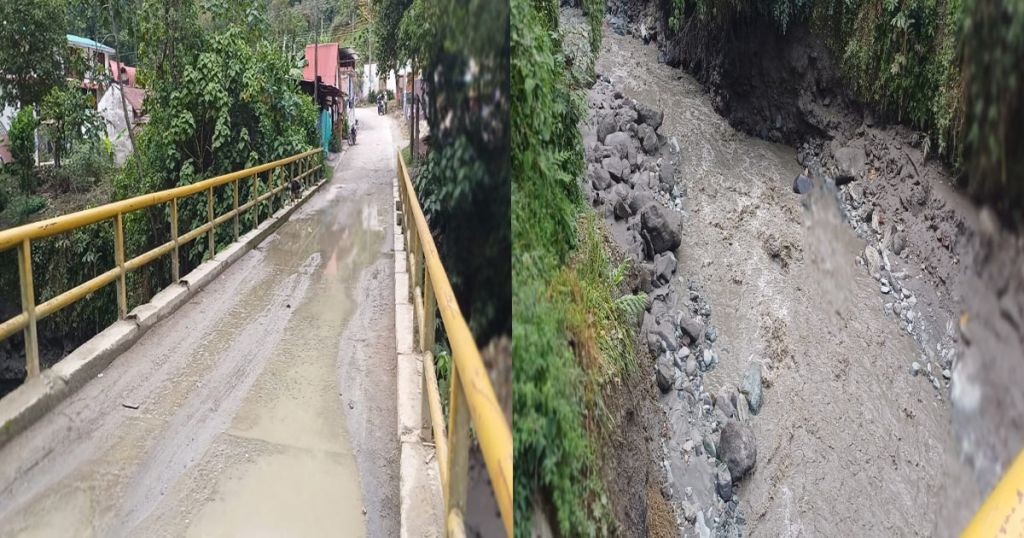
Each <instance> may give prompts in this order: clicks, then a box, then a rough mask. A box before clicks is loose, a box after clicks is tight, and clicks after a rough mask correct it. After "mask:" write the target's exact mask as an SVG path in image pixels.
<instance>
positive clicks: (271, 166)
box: [0, 148, 322, 378]
mask: <svg viewBox="0 0 1024 538" xmlns="http://www.w3.org/2000/svg"><path fill="white" fill-rule="evenodd" d="M320 152H321V149H320V148H315V149H311V150H309V151H306V152H303V153H299V154H297V155H292V156H291V157H286V158H284V159H279V160H276V161H273V162H269V163H266V164H261V165H259V166H254V167H251V168H246V169H245V170H239V171H238V172H232V173H230V174H225V175H222V176H217V177H214V178H210V179H207V180H204V181H199V182H197V183H193V184H191V185H185V186H182V187H176V188H173V189H167V190H163V191H159V192H154V193H150V194H143V195H142V196H136V197H135V198H128V199H126V200H121V201H118V202H112V203H109V204H105V205H101V206H98V207H94V208H91V209H86V210H84V211H78V212H76V213H71V214H68V215H61V216H58V217H54V218H51V219H46V220H41V221H39V222H32V223H29V224H25V225H23V226H17V227H15V228H9V229H7V230H0V252H2V251H4V250H7V249H10V248H12V247H17V249H18V275H19V282H20V286H21V306H22V312H21V314H18V315H17V316H14V317H13V318H10V319H8V320H6V321H4V322H3V323H0V340H3V339H5V338H7V337H9V336H11V335H12V334H14V333H16V332H18V331H24V332H25V370H26V373H27V376H28V377H30V378H31V377H34V376H37V375H39V343H38V337H37V334H36V323H37V322H38V321H39V320H41V319H43V318H45V317H46V316H49V315H51V314H53V313H54V312H57V311H58V310H60V309H62V308H64V307H66V306H68V305H70V304H73V303H75V302H77V301H79V300H81V299H82V298H84V297H86V296H88V295H89V294H90V293H93V292H94V291H96V290H98V289H100V288H102V287H103V286H106V285H107V284H109V283H111V282H113V281H115V280H116V281H117V313H118V318H119V319H124V318H125V316H126V315H127V313H128V312H127V311H128V291H127V287H126V284H125V275H126V274H127V273H129V272H131V271H134V270H136V269H139V268H140V267H143V266H144V265H146V264H147V263H150V262H152V261H153V260H155V259H157V258H159V257H161V256H163V255H165V254H167V253H173V254H172V257H171V280H172V282H177V281H178V280H179V278H180V275H179V274H178V271H179V267H178V260H179V257H178V248H179V247H180V246H181V245H183V244H186V243H188V242H189V241H191V240H193V239H196V238H198V237H200V236H202V235H203V234H204V233H205V234H206V235H207V241H208V242H209V245H208V250H207V252H209V253H210V258H212V257H213V255H214V254H216V242H215V241H214V231H215V228H216V227H217V226H218V225H220V224H223V223H225V222H227V221H228V220H231V219H233V220H234V233H235V240H237V239H238V237H239V222H238V221H239V218H238V217H239V215H241V214H242V213H243V212H244V211H246V210H248V209H250V208H252V207H254V206H257V205H258V204H259V203H260V202H263V201H265V200H267V199H269V198H271V197H272V196H274V195H276V194H278V193H280V192H281V191H282V190H284V189H286V188H288V187H289V185H290V184H291V182H292V181H298V182H300V183H301V184H302V186H303V188H305V187H306V186H308V185H309V183H310V182H311V180H312V179H313V178H318V177H320V175H322V165H321V164H319V163H318V162H317V160H316V159H315V156H316V155H318V154H319V153H320ZM285 166H287V167H288V168H287V169H286V174H284V175H286V176H287V178H284V177H282V176H281V175H278V185H277V186H273V185H271V182H272V181H273V177H274V172H275V171H277V170H278V169H284V167H285ZM296 167H298V171H296V170H295V169H296ZM264 172H267V179H266V186H267V192H266V193H264V194H262V195H257V196H256V197H255V198H252V196H253V195H254V194H255V193H256V192H257V189H256V188H255V186H256V185H257V183H258V184H260V185H261V186H262V185H263V184H264V182H263V180H262V179H261V178H260V174H262V173H264ZM249 178H251V179H252V182H253V189H251V190H250V198H251V199H250V200H249V201H248V202H246V203H245V204H242V205H239V196H238V192H239V189H238V184H239V182H240V181H241V180H243V179H249ZM228 183H233V184H234V196H233V199H234V207H233V208H232V209H231V210H230V211H227V212H226V213H223V214H221V215H216V214H215V212H214V207H213V199H214V195H213V189H214V187H219V186H221V185H226V184H228ZM202 191H206V192H207V222H206V223H205V224H203V225H201V226H198V227H197V228H196V229H194V230H191V231H189V232H187V233H185V234H183V235H180V236H179V235H178V200H179V199H181V198H183V197H185V196H189V195H191V194H196V193H200V192H202ZM168 202H169V203H170V223H169V225H170V232H171V240H170V241H168V242H166V243H164V244H162V245H160V246H158V247H156V248H154V249H152V250H149V251H148V252H144V253H142V254H140V255H138V256H136V257H134V258H132V259H130V260H126V259H125V258H124V215H125V214H127V213H130V212H132V211H137V210H140V209H145V208H147V207H150V206H153V205H156V204H161V203H168ZM256 219H257V222H256V225H259V222H258V221H259V213H258V212H257V217H256ZM104 220H111V221H112V222H113V225H114V258H115V260H116V264H117V265H116V266H115V267H114V268H112V269H110V270H108V271H106V272H104V273H102V274H100V275H98V276H96V277H93V278H92V279H91V280H88V281H86V282H83V283H82V284H79V285H78V286H75V287H74V288H71V289H70V290H67V291H65V292H64V293H61V294H60V295H57V296H56V297H53V298H51V299H50V300H48V301H46V302H44V303H42V304H36V297H35V289H34V286H33V274H32V241H34V240H37V239H42V238H44V237H49V236H52V235H56V234H59V233H63V232H69V231H72V230H74V229H77V228H81V227H83V226H88V225H90V224H95V223H97V222H101V221H104Z"/></svg>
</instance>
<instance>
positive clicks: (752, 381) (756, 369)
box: [726, 362, 763, 500]
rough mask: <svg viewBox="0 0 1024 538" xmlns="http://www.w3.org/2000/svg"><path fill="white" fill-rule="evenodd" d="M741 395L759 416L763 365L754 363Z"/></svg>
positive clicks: (751, 410) (752, 411)
mask: <svg viewBox="0 0 1024 538" xmlns="http://www.w3.org/2000/svg"><path fill="white" fill-rule="evenodd" d="M740 393H742V394H743V395H745V396H746V397H747V402H748V404H749V406H750V412H751V413H753V414H755V415H756V414H757V413H758V412H760V411H761V404H762V402H763V401H762V397H763V394H762V387H761V365H760V364H758V363H756V362H755V363H752V364H751V365H750V367H749V368H748V369H747V375H746V377H744V378H743V384H742V385H740ZM726 500H728V499H726Z"/></svg>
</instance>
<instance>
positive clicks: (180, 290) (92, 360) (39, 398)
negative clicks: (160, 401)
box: [0, 178, 329, 447]
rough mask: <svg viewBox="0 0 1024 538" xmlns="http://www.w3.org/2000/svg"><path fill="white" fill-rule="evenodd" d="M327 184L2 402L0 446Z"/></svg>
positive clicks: (271, 219)
mask: <svg viewBox="0 0 1024 538" xmlns="http://www.w3.org/2000/svg"><path fill="white" fill-rule="evenodd" d="M328 181H329V178H328V179H324V180H322V181H320V182H319V183H317V184H316V185H313V186H312V187H310V188H309V189H307V190H306V192H305V193H303V194H302V197H301V198H300V199H299V200H298V201H296V202H295V203H292V204H290V205H288V206H285V207H283V208H281V209H279V210H278V211H277V212H276V213H274V214H273V215H272V216H271V217H270V218H269V219H267V220H266V221H264V222H263V223H261V224H260V225H259V226H257V227H256V228H255V229H253V230H250V231H249V232H248V233H246V234H245V235H242V236H241V237H239V238H238V241H235V242H234V243H232V244H231V245H229V246H228V247H227V248H225V249H224V250H222V251H221V252H219V253H217V255H216V256H214V257H213V259H212V260H208V261H206V262H203V263H202V264H200V265H199V267H196V268H195V269H194V270H192V272H190V273H188V274H187V275H185V276H183V277H181V279H180V280H179V281H178V282H176V283H174V284H171V285H170V286H168V287H167V288H164V289H163V290H161V291H160V292H159V293H157V294H156V295H154V296H153V298H152V299H151V300H150V301H149V302H148V303H146V304H143V305H139V306H137V307H136V308H135V309H133V310H132V311H131V312H129V313H128V315H127V316H126V317H125V319H123V320H118V321H116V322H114V324H113V325H111V326H110V327H107V328H106V329H104V330H103V331H101V332H100V333H99V334H97V335H96V336H94V337H92V338H91V339H89V340H88V341H86V342H85V343H84V344H82V345H81V346H79V347H78V348H77V349H75V350H74V351H72V352H71V353H70V354H68V356H66V357H64V358H63V359H61V360H60V361H59V362H57V364H54V365H53V367H51V368H49V369H47V370H44V371H43V372H42V373H41V374H40V375H39V376H38V377H35V378H32V379H29V380H27V381H26V382H25V383H23V384H22V385H21V386H20V387H18V388H17V389H15V390H14V391H13V392H11V393H10V394H8V395H7V396H5V397H4V398H3V399H0V447H2V446H4V445H5V444H7V442H8V441H10V440H11V439H13V438H14V437H16V436H17V435H18V434H20V433H21V432H23V431H25V430H27V429H28V428H30V427H31V426H32V424H34V423H35V422H36V421H37V420H39V419H40V418H41V417H42V416H44V415H45V414H46V413H47V412H48V411H49V410H51V409H53V408H54V407H56V406H57V404H59V403H60V402H61V401H63V400H64V399H65V398H67V397H68V396H70V395H71V394H74V392H75V391H77V390H78V389H79V388H81V387H82V386H84V385H85V384H86V382H88V381H89V380H90V379H92V378H94V377H96V376H97V375H99V374H101V373H102V372H103V370H104V369H106V367H107V366H109V365H110V363H112V362H113V361H114V360H115V359H116V358H117V357H118V356H119V355H120V354H121V353H123V352H124V351H125V350H126V349H128V348H129V347H131V346H132V344H134V343H135V342H136V341H138V339H139V338H141V337H142V335H143V334H145V333H146V331H148V330H149V329H150V328H151V327H153V326H154V325H155V324H156V323H157V322H159V321H160V320H162V319H165V318H167V317H168V316H170V315H171V314H173V313H174V312H175V311H176V310H177V309H178V308H179V307H181V306H182V305H183V304H185V303H186V302H188V301H189V299H191V298H192V297H193V296H195V295H196V294H197V293H199V292H200V291H201V290H202V289H203V288H205V287H206V286H207V285H208V284H209V283H210V282H213V280H214V279H216V278H217V277H218V276H219V275H220V274H221V273H222V272H223V271H224V270H225V269H226V268H228V267H229V266H230V265H231V264H232V263H234V262H235V261H236V260H238V259H239V258H241V257H242V255H244V254H245V253H247V252H248V251H250V250H252V249H253V248H254V247H256V246H257V245H259V244H260V243H262V242H263V240H265V239H266V238H267V237H269V236H270V234H272V233H274V231H276V230H277V229H278V228H279V227H280V226H281V225H282V224H284V223H285V222H287V220H288V218H289V217H290V216H291V214H292V213H293V212H294V211H295V210H296V209H298V208H299V207H300V206H302V204H304V203H305V202H306V201H307V200H309V199H310V198H311V197H312V196H313V195H314V194H316V192H317V191H319V190H320V187H322V186H323V185H324V184H325V183H327V182H328Z"/></svg>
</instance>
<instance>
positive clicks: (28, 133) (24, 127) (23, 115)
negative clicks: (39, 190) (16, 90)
mask: <svg viewBox="0 0 1024 538" xmlns="http://www.w3.org/2000/svg"><path fill="white" fill-rule="evenodd" d="M37 126H38V122H37V121H36V118H35V116H34V115H33V114H32V109H31V108H29V107H22V109H21V110H19V111H18V113H17V114H16V115H15V116H14V119H13V120H12V121H11V128H10V129H8V131H7V137H8V140H9V143H10V148H11V157H13V158H14V171H15V175H17V177H18V188H19V189H21V192H22V193H24V194H29V193H31V192H32V188H33V185H32V167H33V166H34V165H35V162H36V127H37Z"/></svg>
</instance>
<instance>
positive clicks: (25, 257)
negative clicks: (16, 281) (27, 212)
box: [18, 239, 39, 378]
mask: <svg viewBox="0 0 1024 538" xmlns="http://www.w3.org/2000/svg"><path fill="white" fill-rule="evenodd" d="M18 272H19V273H20V275H19V276H20V277H21V308H22V310H24V311H25V316H26V317H28V323H27V324H26V325H25V374H26V376H27V377H28V378H33V377H36V376H38V375H39V340H38V338H37V336H36V292H35V288H34V287H33V286H32V247H31V245H29V242H28V239H24V240H22V242H21V244H20V245H18Z"/></svg>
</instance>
